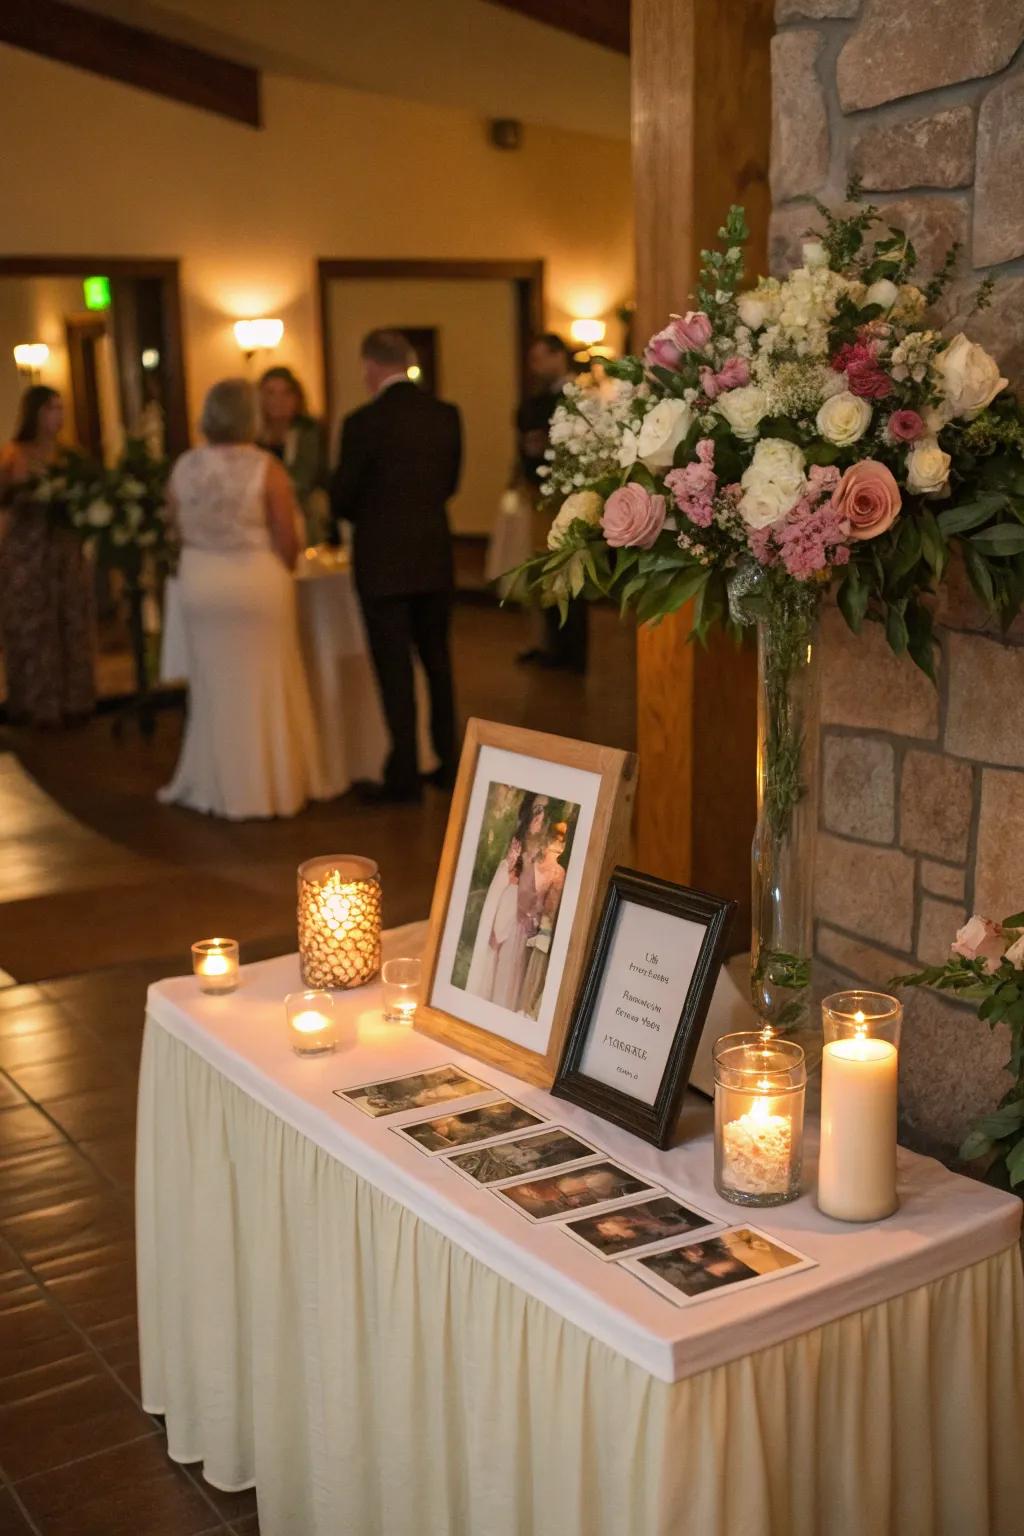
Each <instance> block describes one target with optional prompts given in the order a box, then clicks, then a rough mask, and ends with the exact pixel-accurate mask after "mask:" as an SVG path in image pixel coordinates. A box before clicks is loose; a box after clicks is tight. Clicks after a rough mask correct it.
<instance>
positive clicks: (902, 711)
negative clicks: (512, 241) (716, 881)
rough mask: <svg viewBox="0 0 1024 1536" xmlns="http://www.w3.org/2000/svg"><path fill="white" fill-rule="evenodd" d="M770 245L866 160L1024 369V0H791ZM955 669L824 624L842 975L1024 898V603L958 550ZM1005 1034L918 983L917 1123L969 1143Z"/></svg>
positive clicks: (964, 307) (933, 953) (905, 1072)
mask: <svg viewBox="0 0 1024 1536" xmlns="http://www.w3.org/2000/svg"><path fill="white" fill-rule="evenodd" d="M776 21H777V23H778V31H777V33H776V36H775V38H774V41H773V45H772V49H773V55H772V64H773V92H774V101H773V109H774V116H773V139H772V192H773V199H774V211H773V215H772V239H771V249H772V263H773V268H774V269H775V270H779V269H780V268H781V267H783V266H785V265H787V264H789V263H791V262H792V261H793V260H794V259H795V258H796V257H797V256H798V254H799V244H800V238H801V236H802V235H803V234H804V232H805V231H806V230H807V228H808V226H809V225H810V224H813V222H814V212H813V209H812V208H811V207H810V206H809V203H808V198H809V197H811V196H814V197H818V198H820V199H821V200H822V201H823V202H828V203H838V202H841V201H842V198H843V193H844V190H845V187H846V184H847V182H848V179H849V177H850V175H851V173H853V172H856V173H857V174H859V176H860V177H861V179H862V183H863V186H864V189H865V192H866V193H868V194H869V195H870V197H871V200H872V201H873V202H876V203H878V204H879V205H880V206H881V207H882V208H884V209H885V210H886V211H887V212H888V213H889V214H890V216H891V218H892V221H893V222H894V223H898V224H899V225H900V226H901V227H903V228H905V229H906V230H907V231H908V232H909V234H910V236H911V239H912V240H913V241H914V244H915V246H916V247H917V250H918V252H919V255H920V257H921V260H922V270H923V271H924V273H925V275H926V276H927V275H930V272H931V270H932V269H933V268H934V267H935V266H937V265H938V264H939V263H941V260H942V258H943V256H944V254H945V251H946V249H947V247H948V246H949V244H950V243H951V242H952V241H953V240H958V241H960V242H961V243H962V245H963V253H962V256H961V266H960V271H959V273H958V277H957V281H956V282H955V284H954V285H953V287H952V289H951V290H950V293H949V294H948V295H947V296H946V299H945V300H944V301H943V302H944V306H945V311H944V313H943V315H942V316H941V318H942V319H943V320H944V321H945V323H946V324H947V325H948V326H949V327H950V328H951V329H953V330H955V329H958V328H959V325H960V324H962V323H963V321H964V318H965V316H966V314H967V311H968V310H969V309H970V305H971V295H972V294H973V292H974V290H975V288H976V287H977V284H978V282H979V281H980V279H981V277H982V276H984V274H985V273H986V272H989V271H992V272H993V273H994V274H995V276H996V277H997V279H998V286H997V289H996V294H995V300H994V303H993V306H992V308H991V310H989V311H986V312H983V313H982V314H980V315H978V316H975V317H974V318H972V319H971V321H970V322H969V323H970V329H971V334H972V335H973V336H974V337H975V338H976V339H977V340H979V341H981V342H982V343H983V344H984V345H985V346H987V347H989V348H990V350H991V351H992V352H994V353H995V354H996V355H997V356H998V357H999V359H1000V361H1001V363H1002V365H1003V372H1004V373H1006V374H1007V376H1008V377H1010V378H1011V379H1013V380H1015V381H1018V380H1020V379H1021V377H1022V375H1024V46H1022V45H1024V0H927V3H924V4H922V3H921V0H777V3H776ZM938 617H939V618H940V620H941V622H940V627H939V639H940V644H941V648H942V662H941V668H940V672H939V687H938V689H937V690H936V689H935V688H933V686H932V685H931V683H930V682H929V681H928V680H927V679H926V678H925V677H924V676H923V675H922V674H920V673H919V672H918V671H917V670H916V668H914V667H913V665H912V664H911V663H909V662H907V661H899V660H897V659H896V658H895V657H894V656H893V655H892V654H891V653H890V652H889V650H888V648H887V647H886V644H885V641H884V637H883V636H882V634H881V633H880V632H879V631H877V630H875V629H874V628H873V627H872V626H868V632H866V633H865V634H864V635H862V636H861V637H859V638H855V637H854V636H852V635H851V634H849V632H848V631H847V630H846V626H845V624H844V623H843V621H842V619H841V618H840V617H839V615H838V613H837V612H835V611H834V610H832V611H830V612H829V613H828V614H827V615H826V620H825V626H824V643H823V647H822V650H823V666H824V679H823V712H822V719H823V724H822V740H821V750H822V790H823V793H822V797H821V818H822V821H821V835H820V857H819V870H818V897H817V911H818V918H819V921H818V928H817V952H818V957H819V962H820V968H821V970H822V972H823V976H822V977H821V978H820V980H821V981H822V982H823V983H824V984H826V985H827V984H828V982H829V981H830V980H831V979H832V978H834V979H836V980H839V981H842V982H846V981H847V980H849V979H850V978H856V979H858V980H861V981H864V982H868V983H878V984H884V983H885V982H886V981H887V980H888V979H889V978H890V977H891V976H892V975H894V974H895V973H898V972H900V971H905V970H907V969H908V968H911V967H913V966H916V965H917V964H918V963H919V962H921V963H924V962H932V961H936V960H939V959H941V958H942V956H943V955H944V954H945V952H946V950H947V948H948V944H949V940H950V938H951V936H952V934H953V931H954V930H955V929H956V928H957V927H958V926H959V924H960V923H961V922H963V920H964V917H965V915H966V914H968V913H970V912H971V911H981V912H984V913H987V914H989V915H990V916H993V917H997V918H998V917H1003V916H1005V915H1006V914H1007V912H1009V911H1013V910H1017V909H1019V908H1022V907H1024V622H1018V623H1017V624H1016V625H1015V626H1014V629H1013V630H1012V631H1011V633H1010V635H1009V636H1008V637H1007V638H1005V639H1003V638H1001V637H999V636H998V635H997V634H996V633H994V632H993V629H992V627H991V626H990V625H987V624H986V621H985V618H984V615H983V614H982V613H981V612H980V611H979V609H978V607H977V605H976V604H975V603H974V601H973V599H972V597H971V594H970V591H969V588H968V587H967V583H966V580H965V579H964V577H963V574H962V572H961V571H960V570H959V569H958V568H956V569H954V570H953V572H952V574H951V578H950V581H949V583H948V586H947V588H946V590H945V591H944V592H943V594H942V596H941V598H940V601H939V613H938ZM1006 1055H1007V1043H1006V1040H1005V1037H1003V1036H1002V1035H1001V1034H1000V1033H999V1032H997V1033H996V1035H995V1036H993V1035H992V1034H991V1033H990V1031H989V1029H988V1028H987V1026H985V1025H982V1024H979V1023H978V1021H977V1019H976V1018H975V1017H974V1014H973V1012H972V1011H971V1010H969V1009H965V1008H963V1007H961V1006H958V1005H956V1004H953V1003H950V1002H948V1001H947V1000H946V999H944V998H942V997H940V996H939V995H938V994H934V993H911V994H908V997H907V1023H906V1032H905V1038H904V1051H903V1069H902V1071H901V1097H902V1111H903V1119H904V1128H905V1134H906V1137H907V1139H908V1140H910V1141H912V1142H916V1143H917V1144H918V1145H923V1146H925V1147H926V1148H930V1149H933V1150H936V1151H940V1152H948V1151H949V1150H950V1149H952V1148H953V1147H954V1146H955V1145H956V1143H957V1141H958V1140H959V1139H960V1137H961V1135H962V1134H963V1132H964V1130H965V1129H966V1126H967V1125H968V1124H969V1122H970V1120H971V1119H972V1118H973V1117H974V1116H975V1115H976V1114H977V1113H978V1112H979V1111H981V1110H983V1109H986V1108H988V1107H990V1106H991V1104H992V1103H993V1102H994V1101H995V1099H996V1097H997V1096H998V1095H999V1093H1001V1092H1002V1091H1003V1087H1004V1079H1003V1076H1002V1073H1001V1067H1002V1063H1003V1062H1004V1061H1005V1059H1006Z"/></svg>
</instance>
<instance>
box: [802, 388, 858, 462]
mask: <svg viewBox="0 0 1024 1536" xmlns="http://www.w3.org/2000/svg"><path fill="white" fill-rule="evenodd" d="M870 421H871V407H870V405H869V404H868V402H867V401H866V400H862V399H861V398H860V396H859V395H853V394H851V393H850V391H849V390H848V389H844V390H841V391H840V393H839V394H837V395H832V397H831V398H830V399H828V400H826V401H825V403H824V405H823V406H822V407H821V409H820V411H819V412H818V414H817V416H816V417H815V423H816V425H817V428H818V431H819V432H820V433H821V435H822V437H824V438H826V439H827V441H828V442H830V443H835V445H836V447H837V448H846V447H848V446H849V444H850V443H855V442H856V441H857V439H858V438H859V437H863V436H864V433H865V432H866V431H867V429H868V425H869V423H870Z"/></svg>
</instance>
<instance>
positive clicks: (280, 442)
mask: <svg viewBox="0 0 1024 1536" xmlns="http://www.w3.org/2000/svg"><path fill="white" fill-rule="evenodd" d="M258 441H259V446H260V447H261V448H265V449H266V450H267V452H268V453H272V454H273V455H274V456H275V458H278V459H280V460H281V463H282V464H283V465H284V467H285V469H286V470H287V471H288V473H289V475H290V476H291V481H292V485H293V486H294V488H295V498H296V500H297V501H298V503H299V506H300V508H301V509H302V515H303V518H304V519H305V523H306V543H307V544H320V543H322V542H323V541H324V540H325V539H326V537H327V532H328V525H329V508H328V502H327V496H326V490H327V454H326V448H325V442H324V433H323V428H322V427H321V425H320V423H319V422H318V421H317V420H316V418H315V417H314V416H310V414H309V412H308V411H307V410H306V393H305V390H304V389H303V388H302V385H301V384H300V383H299V381H298V379H297V378H296V377H295V375H294V373H292V371H291V369H290V368H283V367H276V368H268V369H267V371H266V373H265V374H264V375H263V377H262V378H261V379H260V434H259V439H258Z"/></svg>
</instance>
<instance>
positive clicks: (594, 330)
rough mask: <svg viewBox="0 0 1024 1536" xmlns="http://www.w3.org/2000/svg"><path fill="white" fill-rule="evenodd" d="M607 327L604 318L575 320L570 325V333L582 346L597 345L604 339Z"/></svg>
mask: <svg viewBox="0 0 1024 1536" xmlns="http://www.w3.org/2000/svg"><path fill="white" fill-rule="evenodd" d="M607 329H608V327H607V326H606V325H605V323H604V321H603V320H574V321H573V322H572V324H571V325H570V327H569V335H570V336H571V337H572V339H573V341H578V342H579V344H580V346H582V347H596V346H597V345H598V343H599V342H602V341H604V336H605V331H606V330H607Z"/></svg>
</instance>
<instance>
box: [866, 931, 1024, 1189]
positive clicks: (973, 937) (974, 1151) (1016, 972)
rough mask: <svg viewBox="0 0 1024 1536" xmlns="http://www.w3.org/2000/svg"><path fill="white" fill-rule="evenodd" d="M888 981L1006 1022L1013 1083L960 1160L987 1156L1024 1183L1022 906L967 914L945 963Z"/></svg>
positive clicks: (995, 1167) (1002, 1176) (999, 1176)
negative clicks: (956, 1000) (955, 999)
mask: <svg viewBox="0 0 1024 1536" xmlns="http://www.w3.org/2000/svg"><path fill="white" fill-rule="evenodd" d="M892 985H893V986H902V987H937V988H938V989H939V990H940V991H945V992H955V993H957V994H958V996H960V997H963V998H967V999H970V1000H980V1002H981V1006H980V1007H979V1009H978V1017H979V1018H981V1019H987V1020H988V1023H989V1024H990V1025H991V1026H992V1028H993V1029H994V1028H995V1026H996V1025H997V1024H1001V1023H1005V1024H1006V1025H1007V1026H1008V1027H1009V1031H1010V1042H1011V1043H1010V1059H1009V1061H1008V1062H1007V1063H1006V1070H1007V1071H1008V1072H1011V1073H1012V1074H1013V1084H1012V1085H1011V1087H1010V1088H1009V1089H1008V1090H1007V1092H1006V1093H1005V1094H1004V1096H1003V1098H1002V1099H1001V1100H1000V1103H999V1107H998V1108H997V1109H995V1110H993V1112H992V1113H991V1114H990V1115H984V1116H982V1118H981V1119H980V1120H979V1121H978V1124H977V1125H976V1126H975V1127H974V1129H973V1130H972V1131H971V1133H970V1135H969V1136H968V1137H967V1139H966V1141H965V1142H964V1143H963V1145H962V1146H961V1148H960V1156H961V1157H962V1158H963V1159H964V1161H965V1162H974V1161H975V1160H977V1159H980V1158H986V1159H987V1161H988V1175H989V1177H990V1178H992V1179H994V1180H998V1181H1003V1180H1008V1182H1009V1184H1010V1186H1011V1188H1013V1187H1015V1186H1017V1185H1018V1184H1022V1183H1024V912H1017V913H1015V914H1014V915H1013V916H1012V917H1007V918H1004V920H1003V921H1002V922H1001V923H994V922H992V920H991V919H990V918H987V917H978V916H977V915H976V916H974V917H972V918H971V920H970V922H968V923H965V924H964V926H963V927H962V928H961V929H959V930H958V932H957V936H956V938H955V940H954V941H953V944H952V946H951V948H950V957H949V959H948V960H947V961H946V962H945V964H944V965H935V966H930V967H929V968H928V969H927V970H924V971H920V972H918V973H917V974H916V975H913V976H898V977H896V979H895V981H894V982H893V983H892Z"/></svg>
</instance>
